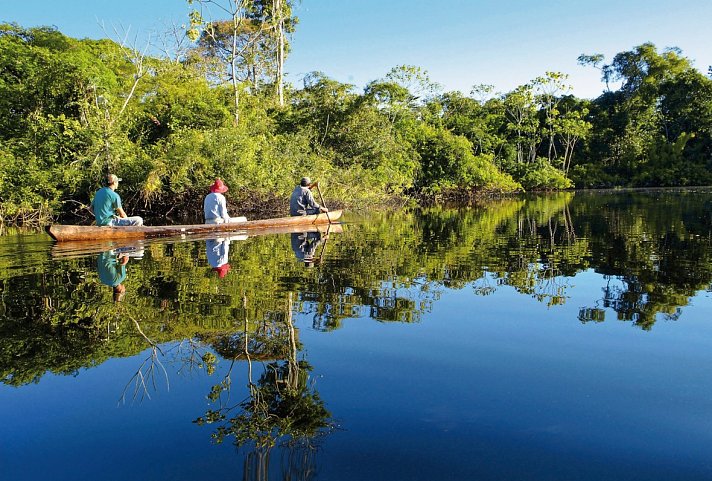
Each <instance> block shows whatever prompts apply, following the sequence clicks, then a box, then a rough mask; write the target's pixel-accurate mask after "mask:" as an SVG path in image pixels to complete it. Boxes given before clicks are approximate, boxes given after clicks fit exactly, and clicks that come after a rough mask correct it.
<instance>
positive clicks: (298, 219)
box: [47, 210, 343, 242]
mask: <svg viewBox="0 0 712 481" xmlns="http://www.w3.org/2000/svg"><path fill="white" fill-rule="evenodd" d="M342 212H343V211H341V210H334V211H329V212H328V213H321V214H315V215H302V216H294V217H276V218H273V219H260V220H248V221H245V222H231V223H229V224H190V225H167V226H147V225H143V226H127V227H109V226H103V227H97V226H85V225H62V224H53V225H51V226H49V227H47V233H48V234H49V235H50V236H52V238H53V239H54V240H56V241H58V242H65V241H78V240H105V239H106V240H108V239H149V238H152V237H170V236H180V235H188V234H201V233H209V232H232V231H240V230H248V231H249V230H253V229H270V228H273V227H288V226H300V225H304V226H308V225H318V224H329V223H331V222H334V221H336V220H339V219H340V218H341V214H342Z"/></svg>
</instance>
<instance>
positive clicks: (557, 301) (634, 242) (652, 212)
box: [0, 192, 712, 386]
mask: <svg viewBox="0 0 712 481" xmlns="http://www.w3.org/2000/svg"><path fill="white" fill-rule="evenodd" d="M709 212H710V200H709V195H699V194H693V193H681V194H676V195H669V194H664V193H659V192H650V193H647V194H642V193H639V192H637V193H631V192H628V193H614V194H612V193H604V192H601V193H596V194H586V193H573V192H561V193H556V194H551V195H537V196H518V197H517V198H507V199H493V200H490V201H487V202H485V203H484V205H482V206H475V207H472V208H467V209H460V210H452V209H445V208H441V207H432V208H429V209H423V210H419V211H417V212H403V211H400V212H377V213H370V214H369V217H368V221H367V222H360V223H354V224H352V225H351V226H349V228H348V229H345V230H344V231H343V232H341V233H338V234H331V235H330V237H329V238H328V239H325V240H324V242H323V243H322V244H321V245H320V246H319V247H318V254H319V256H318V257H319V259H320V262H319V263H316V265H315V266H314V267H313V268H306V269H305V267H304V264H303V263H302V262H300V261H298V260H295V252H294V251H293V245H292V244H291V242H290V236H289V235H286V236H285V235H270V236H260V237H254V238H250V239H247V240H244V241H235V242H233V243H232V244H231V246H230V264H231V270H230V272H229V273H228V274H227V275H226V276H225V277H224V278H221V277H219V275H218V274H217V273H216V272H215V271H214V269H213V268H212V267H211V265H210V264H209V263H208V262H207V260H206V257H205V251H204V250H203V249H204V247H203V245H202V244H203V243H202V242H200V243H196V242H176V243H166V242H154V243H150V244H147V245H146V246H145V256H144V257H143V258H142V259H140V260H139V259H132V260H131V261H129V263H128V264H127V276H126V279H125V280H124V285H125V286H126V295H125V297H124V298H123V300H122V301H121V302H114V301H113V299H112V296H113V292H112V288H111V287H109V286H107V285H105V284H104V283H103V282H102V281H101V279H100V278H99V275H98V259H97V257H96V255H88V256H85V257H77V258H73V257H71V256H70V257H68V258H62V257H58V258H54V259H52V258H51V257H50V256H49V255H48V252H47V249H49V248H50V246H51V244H50V243H49V242H47V241H45V243H44V247H42V246H43V244H42V242H41V241H40V240H39V239H36V240H33V241H31V242H25V243H24V244H22V243H19V242H18V240H17V239H16V238H15V239H13V238H11V237H7V236H5V237H0V247H4V251H5V252H7V253H8V255H5V256H4V257H2V258H0V382H2V383H4V384H9V385H15V386H19V385H23V384H27V383H30V382H36V381H37V380H39V379H40V378H41V377H42V376H44V375H45V373H47V372H51V373H55V374H71V373H75V372H77V371H78V370H79V369H81V368H83V367H89V366H96V365H98V364H101V363H102V362H104V361H105V360H107V359H110V358H112V357H125V356H134V355H136V354H138V353H140V352H142V351H144V350H145V349H147V348H148V347H150V346H149V344H147V339H150V340H151V341H152V342H154V343H156V344H157V345H162V346H163V345H165V344H167V343H179V342H181V341H182V340H185V339H191V340H196V341H197V342H199V343H200V344H202V345H203V347H206V346H207V347H209V348H210V349H212V350H213V351H214V352H216V353H217V354H219V355H220V356H221V357H222V358H223V359H235V358H238V359H244V356H243V357H240V355H241V353H243V352H244V349H245V346H248V347H249V353H250V357H251V359H253V360H259V361H265V362H269V361H274V360H284V359H288V357H289V355H290V351H289V348H290V346H292V345H293V344H292V342H291V340H290V335H291V334H290V332H291V331H290V329H291V327H290V324H289V323H288V321H289V319H290V308H289V306H291V308H292V310H293V312H294V315H295V316H296V315H302V316H306V317H305V318H306V319H311V325H310V328H311V329H315V330H325V331H330V330H337V329H340V328H341V327H342V322H344V321H345V320H350V321H351V322H358V321H357V320H359V319H360V320H364V319H367V318H368V319H373V320H376V321H378V322H381V323H391V322H398V323H417V322H420V321H421V320H422V319H425V318H427V317H431V316H430V313H431V311H432V309H433V308H434V306H435V305H436V304H437V303H438V301H439V299H440V297H441V296H442V294H443V292H444V291H445V290H471V292H472V294H473V295H475V296H488V295H492V294H494V293H496V292H497V291H502V290H504V291H507V292H509V294H507V295H514V292H516V293H517V294H519V295H520V296H523V297H525V298H531V299H534V300H536V301H537V302H540V303H543V304H545V305H546V306H548V307H549V308H552V309H556V308H558V307H559V306H563V305H571V303H573V306H574V308H575V309H578V320H577V319H576V316H571V318H570V319H569V321H570V322H583V323H587V322H591V323H593V322H596V323H600V322H609V323H610V322H613V323H616V322H625V323H629V324H630V325H632V326H635V327H636V328H639V329H644V330H651V329H655V328H656V326H657V323H658V322H660V321H662V322H663V323H664V324H667V326H666V327H664V328H665V329H675V327H674V326H671V325H670V324H669V323H670V322H673V321H678V320H679V321H680V322H686V321H685V319H687V318H685V317H681V316H682V313H683V312H684V311H685V309H686V307H687V306H688V305H689V304H690V301H691V300H692V299H693V298H695V295H696V294H699V293H700V292H704V291H705V290H709V286H710V283H712V258H710V256H711V252H710V249H709V242H710V222H711V220H710V214H709ZM294 235H298V234H294ZM593 273H596V275H598V276H602V278H603V279H604V280H605V282H603V280H602V281H601V285H603V286H605V289H602V290H595V289H594V290H591V291H590V293H589V294H590V296H589V295H588V294H587V295H586V296H584V297H583V298H582V297H580V296H577V295H574V292H573V291H575V289H574V287H575V285H576V284H577V282H580V280H579V281H576V276H577V275H580V274H586V275H592V274H593ZM289 299H292V302H288V300H289ZM582 299H585V301H582ZM574 312H575V311H574ZM482 322H486V320H483V321H482ZM491 322H496V321H495V320H491ZM297 341H298V335H297ZM186 342H187V341H186ZM184 347H188V344H185V345H184ZM188 353H189V354H191V356H192V354H193V350H189V351H188Z"/></svg>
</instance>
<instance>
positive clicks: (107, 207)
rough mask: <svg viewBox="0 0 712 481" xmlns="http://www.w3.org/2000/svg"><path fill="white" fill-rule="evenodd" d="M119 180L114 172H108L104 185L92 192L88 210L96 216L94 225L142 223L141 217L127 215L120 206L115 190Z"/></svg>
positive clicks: (119, 199)
mask: <svg viewBox="0 0 712 481" xmlns="http://www.w3.org/2000/svg"><path fill="white" fill-rule="evenodd" d="M119 181H121V179H119V178H118V177H117V176H115V175H114V174H108V175H107V176H106V187H102V188H101V189H99V190H98V191H96V194H94V199H93V200H92V201H91V207H90V210H91V213H92V214H94V217H95V218H96V225H98V226H110V227H116V226H129V225H143V219H142V218H141V217H139V216H134V217H129V216H127V215H126V212H124V209H123V208H122V207H121V197H119V194H117V193H116V192H115V191H116V188H117V187H118V186H119Z"/></svg>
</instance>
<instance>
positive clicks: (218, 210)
mask: <svg viewBox="0 0 712 481" xmlns="http://www.w3.org/2000/svg"><path fill="white" fill-rule="evenodd" d="M225 192H227V185H225V183H224V182H223V181H222V180H221V179H215V183H214V184H213V185H211V186H210V193H209V194H208V195H206V196H205V199H204V200H203V213H204V214H205V223H206V224H225V223H227V222H245V221H246V220H247V219H246V218H245V217H230V215H229V214H228V213H227V200H225V196H224V195H223V194H224V193H225Z"/></svg>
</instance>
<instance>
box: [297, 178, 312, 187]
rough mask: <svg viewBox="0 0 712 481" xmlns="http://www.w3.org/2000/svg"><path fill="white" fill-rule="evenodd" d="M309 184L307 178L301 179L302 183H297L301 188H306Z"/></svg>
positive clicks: (309, 181) (309, 180)
mask: <svg viewBox="0 0 712 481" xmlns="http://www.w3.org/2000/svg"><path fill="white" fill-rule="evenodd" d="M310 184H311V179H310V178H309V177H302V181H301V182H300V183H299V185H301V186H302V187H308V186H309V185H310Z"/></svg>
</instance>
